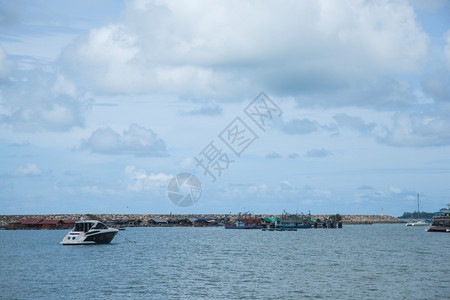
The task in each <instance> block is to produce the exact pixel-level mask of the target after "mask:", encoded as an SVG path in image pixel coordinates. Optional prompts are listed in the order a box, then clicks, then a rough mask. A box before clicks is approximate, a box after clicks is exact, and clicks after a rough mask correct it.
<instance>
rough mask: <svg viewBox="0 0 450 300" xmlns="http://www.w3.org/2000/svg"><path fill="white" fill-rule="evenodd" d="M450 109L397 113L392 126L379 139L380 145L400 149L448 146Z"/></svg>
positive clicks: (449, 139) (449, 143) (449, 142)
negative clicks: (384, 144) (398, 147)
mask: <svg viewBox="0 0 450 300" xmlns="http://www.w3.org/2000/svg"><path fill="white" fill-rule="evenodd" d="M449 114H450V109H449V108H445V107H442V108H441V110H439V111H433V112H426V113H409V114H408V113H398V114H396V115H395V116H394V125H392V126H391V127H389V128H387V129H386V130H387V131H386V135H385V136H383V137H380V139H379V140H380V141H381V142H382V143H386V144H387V145H390V146H400V147H433V146H443V145H450V130H449V128H450V119H449V118H448V116H449Z"/></svg>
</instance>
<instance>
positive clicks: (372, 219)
mask: <svg viewBox="0 0 450 300" xmlns="http://www.w3.org/2000/svg"><path fill="white" fill-rule="evenodd" d="M252 215H254V216H257V217H262V218H279V217H281V215H271V214H252ZM330 216H334V215H333V214H330V215H311V218H314V219H321V220H325V219H328V218H329V217H330ZM236 217H237V214H36V215H0V227H7V226H8V225H9V224H10V223H14V222H18V221H20V220H23V219H45V220H79V219H80V218H83V219H84V220H89V219H95V220H100V221H103V222H104V221H123V222H124V223H127V222H128V223H130V224H128V226H135V227H147V226H149V225H148V224H149V223H151V221H152V220H164V221H165V222H168V223H169V224H173V222H171V221H175V220H182V219H189V218H196V219H214V220H216V221H218V222H219V224H220V223H221V222H223V221H224V220H226V219H231V220H234V219H235V218H236ZM341 217H342V223H343V224H372V223H373V224H389V223H404V221H402V220H400V219H398V218H395V217H392V216H387V215H383V216H381V215H341ZM137 220H140V221H141V222H139V223H136V222H135V221H137ZM124 225H125V224H124ZM150 226H151V225H150ZM173 226H176V225H173ZM218 226H221V225H218Z"/></svg>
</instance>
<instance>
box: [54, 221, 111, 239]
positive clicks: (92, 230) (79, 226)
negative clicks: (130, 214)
mask: <svg viewBox="0 0 450 300" xmlns="http://www.w3.org/2000/svg"><path fill="white" fill-rule="evenodd" d="M117 232H119V230H118V229H116V228H110V227H108V226H106V225H105V224H103V223H102V222H100V221H96V220H87V221H78V222H75V227H74V228H73V229H72V230H71V231H70V232H69V233H67V235H66V236H65V237H64V239H63V240H62V242H61V244H63V245H94V244H109V243H110V242H111V241H112V239H113V238H114V237H115V236H116V234H117Z"/></svg>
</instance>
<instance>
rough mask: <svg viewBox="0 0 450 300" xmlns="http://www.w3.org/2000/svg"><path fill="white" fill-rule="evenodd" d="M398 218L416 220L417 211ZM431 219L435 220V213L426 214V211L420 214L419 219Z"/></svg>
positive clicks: (405, 213)
mask: <svg viewBox="0 0 450 300" xmlns="http://www.w3.org/2000/svg"><path fill="white" fill-rule="evenodd" d="M398 218H399V219H416V218H417V211H413V212H404V213H403V215H401V216H400V217H398ZM431 218H433V213H429V212H424V211H421V212H419V219H431Z"/></svg>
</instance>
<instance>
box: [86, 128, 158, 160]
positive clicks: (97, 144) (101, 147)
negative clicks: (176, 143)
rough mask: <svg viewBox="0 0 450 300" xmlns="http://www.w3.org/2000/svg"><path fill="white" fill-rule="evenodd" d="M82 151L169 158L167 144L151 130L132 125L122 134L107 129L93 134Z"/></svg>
mask: <svg viewBox="0 0 450 300" xmlns="http://www.w3.org/2000/svg"><path fill="white" fill-rule="evenodd" d="M81 149H83V150H90V151H91V152H93V153H100V154H112V155H136V156H167V151H166V145H165V142H164V141H163V140H162V139H160V138H158V136H157V134H156V133H155V132H153V131H152V130H151V129H146V128H144V127H141V126H139V125H137V124H131V125H130V127H129V128H128V130H124V131H123V133H122V134H119V133H117V132H116V131H114V130H113V129H111V128H109V127H106V128H101V129H97V130H95V131H94V132H92V134H91V136H90V137H89V138H88V139H87V140H83V141H82V144H81Z"/></svg>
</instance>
